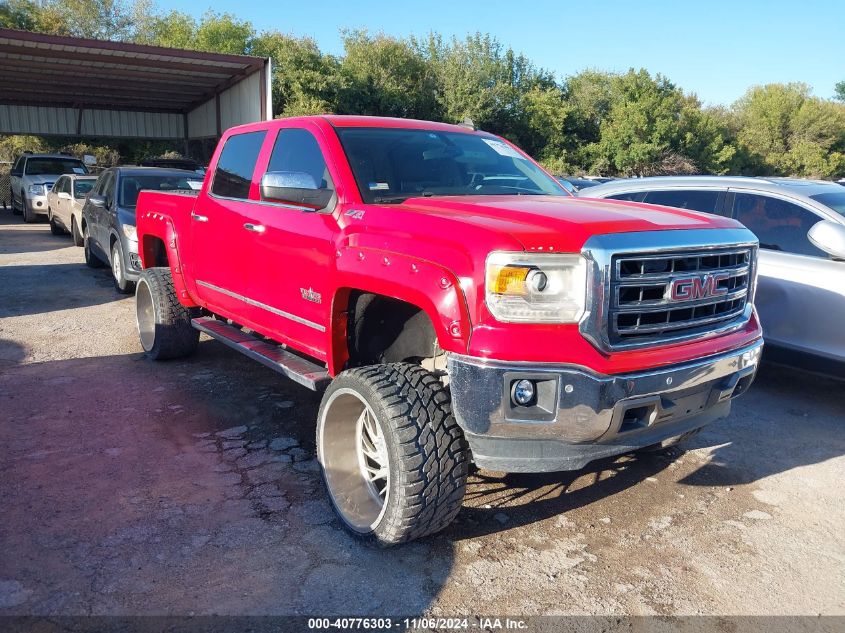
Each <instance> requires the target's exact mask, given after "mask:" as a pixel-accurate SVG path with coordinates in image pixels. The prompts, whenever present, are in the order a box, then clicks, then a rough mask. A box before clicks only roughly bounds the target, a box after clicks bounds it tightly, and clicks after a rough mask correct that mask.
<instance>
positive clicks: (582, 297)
mask: <svg viewBox="0 0 845 633" xmlns="http://www.w3.org/2000/svg"><path fill="white" fill-rule="evenodd" d="M485 294H486V300H487V307H488V309H489V310H490V313H491V314H492V315H493V316H494V317H495V318H496V319H497V320H499V321H504V322H522V323H577V322H578V321H579V320H580V319H581V317H582V316H583V314H584V309H585V303H586V299H587V262H586V261H585V260H584V258H583V257H581V256H580V255H572V254H555V253H548V254H547V253H513V252H505V251H496V252H493V253H490V255H489V256H488V257H487V269H486V289H485Z"/></svg>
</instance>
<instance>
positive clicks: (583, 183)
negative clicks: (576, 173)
mask: <svg viewBox="0 0 845 633" xmlns="http://www.w3.org/2000/svg"><path fill="white" fill-rule="evenodd" d="M555 178H557V181H558V182H559V183H560V184H562V185H563V186H564V187H565V188H566V190H567V191H569V192H575V191H581V189H584V188H586V187H595V186H596V185H600V184H601V183H600V182H598V181H597V180H590V179H589V178H573V177H572V176H555ZM567 185H570V186H568V187H567Z"/></svg>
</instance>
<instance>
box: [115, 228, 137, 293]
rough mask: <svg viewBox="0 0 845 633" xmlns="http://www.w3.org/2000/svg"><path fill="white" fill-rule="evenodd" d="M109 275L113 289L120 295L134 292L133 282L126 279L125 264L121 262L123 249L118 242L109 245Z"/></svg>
mask: <svg viewBox="0 0 845 633" xmlns="http://www.w3.org/2000/svg"><path fill="white" fill-rule="evenodd" d="M111 274H112V277H113V278H114V289H115V290H117V291H118V292H119V293H121V294H129V293H130V292H132V291H133V290H135V282H134V281H128V280H127V279H126V264H124V262H123V249H122V248H121V247H120V240H115V241H114V244H112V245H111Z"/></svg>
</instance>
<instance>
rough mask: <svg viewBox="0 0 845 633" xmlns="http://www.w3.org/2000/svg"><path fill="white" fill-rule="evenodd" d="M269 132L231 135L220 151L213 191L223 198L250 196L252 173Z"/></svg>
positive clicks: (245, 197) (244, 198)
mask: <svg viewBox="0 0 845 633" xmlns="http://www.w3.org/2000/svg"><path fill="white" fill-rule="evenodd" d="M266 135H267V132H266V131H264V130H261V131H259V132H246V133H244V134H236V135H234V136H230V137H229V138H228V140H227V141H226V144H225V145H224V146H223V151H221V152H220V159H219V160H218V161H217V166H216V168H215V170H214V181H213V182H212V183H211V193H212V194H214V195H215V196H220V197H223V198H239V199H243V200H246V199H248V198H249V188H250V185H251V184H252V174H253V172H254V171H255V164H256V163H257V162H258V154H259V153H260V152H261V146H262V145H263V144H264V137H265V136H266Z"/></svg>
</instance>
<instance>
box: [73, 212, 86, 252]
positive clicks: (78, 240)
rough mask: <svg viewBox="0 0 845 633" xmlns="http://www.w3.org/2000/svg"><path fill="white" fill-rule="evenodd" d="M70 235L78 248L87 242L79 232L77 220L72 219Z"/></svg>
mask: <svg viewBox="0 0 845 633" xmlns="http://www.w3.org/2000/svg"><path fill="white" fill-rule="evenodd" d="M70 234H71V236H72V237H73V243H74V245H76V246H84V245H85V240H84V239H83V238H82V234H81V233H80V232H79V225H77V223H76V218H71V220H70Z"/></svg>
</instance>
